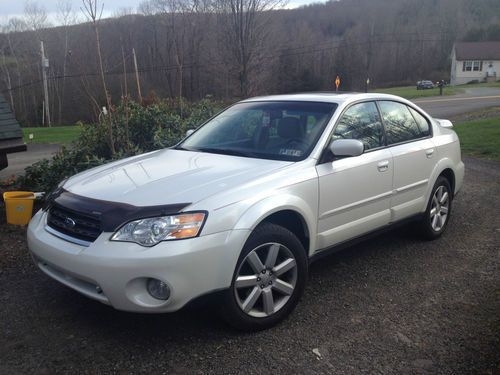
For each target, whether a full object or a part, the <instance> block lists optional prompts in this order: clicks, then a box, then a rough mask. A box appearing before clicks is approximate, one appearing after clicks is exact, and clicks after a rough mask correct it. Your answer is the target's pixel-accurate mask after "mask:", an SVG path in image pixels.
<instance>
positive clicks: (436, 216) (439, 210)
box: [430, 185, 450, 232]
mask: <svg viewBox="0 0 500 375" xmlns="http://www.w3.org/2000/svg"><path fill="white" fill-rule="evenodd" d="M449 209H450V195H449V194H448V191H447V189H446V187H445V186H443V185H441V186H439V187H438V188H437V189H436V191H435V192H434V196H433V197H432V204H431V210H430V218H431V227H432V229H433V230H434V231H436V232H439V231H440V230H441V229H442V228H443V227H444V225H445V224H446V220H447V219H448V211H449Z"/></svg>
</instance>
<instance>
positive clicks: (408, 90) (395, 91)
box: [373, 85, 472, 99]
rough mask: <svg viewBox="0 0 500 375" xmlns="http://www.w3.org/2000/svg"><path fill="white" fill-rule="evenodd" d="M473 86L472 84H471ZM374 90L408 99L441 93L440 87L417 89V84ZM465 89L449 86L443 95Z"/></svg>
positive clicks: (457, 92) (453, 93) (458, 92)
mask: <svg viewBox="0 0 500 375" xmlns="http://www.w3.org/2000/svg"><path fill="white" fill-rule="evenodd" d="M471 86H472V85H471ZM373 91H374V92H380V93H384V94H391V95H397V96H401V97H403V98H406V99H415V98H425V97H427V96H437V95H439V87H436V88H433V89H428V90H417V87H416V86H403V87H390V88H387V89H374V90H373ZM462 91H463V90H462V89H461V88H455V87H450V86H447V87H445V88H444V89H443V95H455V94H460V93H461V92H462Z"/></svg>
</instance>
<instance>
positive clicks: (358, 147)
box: [330, 139, 365, 157]
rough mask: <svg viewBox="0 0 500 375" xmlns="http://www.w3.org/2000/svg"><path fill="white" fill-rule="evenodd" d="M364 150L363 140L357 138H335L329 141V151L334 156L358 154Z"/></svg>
mask: <svg viewBox="0 0 500 375" xmlns="http://www.w3.org/2000/svg"><path fill="white" fill-rule="evenodd" d="M364 150H365V146H364V145H363V142H361V141H359V140H357V139H336V140H334V141H332V143H330V151H331V152H332V153H333V155H334V156H341V157H347V156H359V155H361V154H362V153H363V151H364Z"/></svg>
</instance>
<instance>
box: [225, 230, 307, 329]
mask: <svg viewBox="0 0 500 375" xmlns="http://www.w3.org/2000/svg"><path fill="white" fill-rule="evenodd" d="M306 279H307V257H306V252H305V250H304V248H303V246H302V244H301V243H300V241H299V240H298V239H297V237H296V236H295V235H294V234H293V233H291V232H290V231H289V230H287V229H285V228H283V227H281V226H278V225H275V224H270V223H264V224H262V225H260V226H259V227H257V228H256V229H255V230H254V232H253V233H252V234H251V235H250V237H249V239H248V240H247V242H246V244H245V246H244V248H243V251H242V254H241V256H240V259H239V261H238V264H237V265H236V270H235V272H234V276H233V281H232V284H231V288H230V289H229V290H227V291H226V292H225V296H224V305H223V309H222V310H221V314H222V317H223V318H224V319H225V320H226V321H227V322H228V323H229V324H230V325H232V326H233V327H235V328H238V329H241V330H246V331H256V330H261V329H265V328H269V327H271V326H273V325H275V324H276V323H278V322H280V321H281V320H283V319H284V318H285V317H286V316H287V315H289V314H290V312H291V311H292V310H293V309H294V307H295V306H296V305H297V303H298V301H299V298H300V296H301V295H302V293H303V290H304V286H305V284H306Z"/></svg>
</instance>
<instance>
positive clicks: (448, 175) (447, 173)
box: [438, 168, 455, 198]
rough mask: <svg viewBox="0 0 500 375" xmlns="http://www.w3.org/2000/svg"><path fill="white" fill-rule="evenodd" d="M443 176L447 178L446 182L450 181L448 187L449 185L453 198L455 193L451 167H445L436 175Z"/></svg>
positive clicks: (453, 174)
mask: <svg viewBox="0 0 500 375" xmlns="http://www.w3.org/2000/svg"><path fill="white" fill-rule="evenodd" d="M441 176H443V177H444V178H446V179H447V180H448V182H449V183H450V187H451V196H452V198H453V196H454V195H455V172H453V169H451V168H445V169H444V170H443V171H442V172H441V173H440V174H439V175H438V178H439V177H441Z"/></svg>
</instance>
